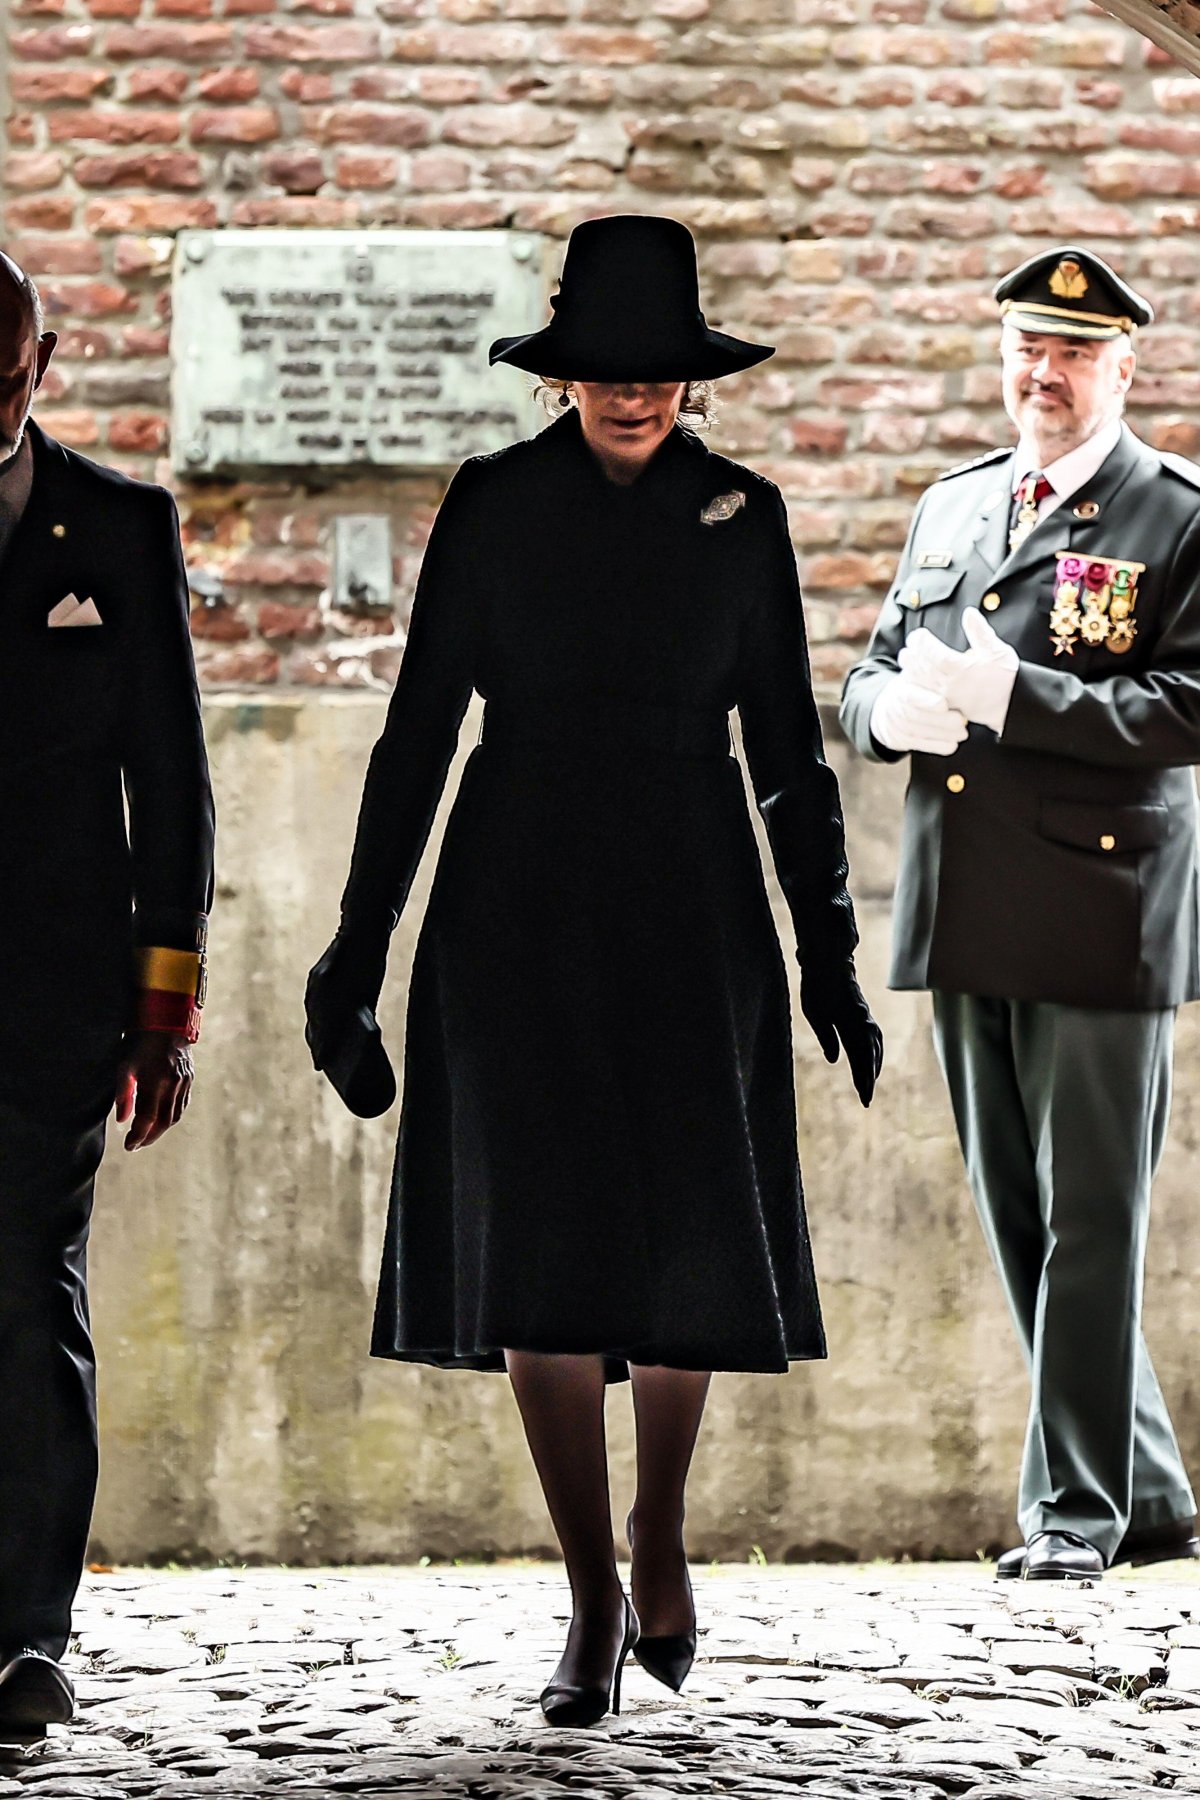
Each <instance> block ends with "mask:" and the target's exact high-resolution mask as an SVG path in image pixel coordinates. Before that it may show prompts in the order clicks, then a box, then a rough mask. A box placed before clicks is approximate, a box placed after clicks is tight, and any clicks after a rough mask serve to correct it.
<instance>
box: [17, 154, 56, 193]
mask: <svg viewBox="0 0 1200 1800" xmlns="http://www.w3.org/2000/svg"><path fill="white" fill-rule="evenodd" d="M65 168H66V164H65V162H64V161H63V159H62V157H61V156H59V155H58V154H57V152H55V151H53V150H14V151H13V152H12V154H11V155H10V156H8V157H6V158H5V162H4V175H3V182H4V186H5V187H9V188H17V189H20V190H21V191H24V192H30V191H32V190H34V189H36V188H52V187H57V186H58V184H59V182H60V181H61V180H62V178H63V171H64V169H65Z"/></svg>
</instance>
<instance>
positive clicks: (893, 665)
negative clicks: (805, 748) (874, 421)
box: [839, 495, 926, 762]
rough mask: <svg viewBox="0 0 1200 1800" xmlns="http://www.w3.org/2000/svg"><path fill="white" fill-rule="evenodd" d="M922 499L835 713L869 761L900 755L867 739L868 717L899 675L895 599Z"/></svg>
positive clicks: (900, 629)
mask: <svg viewBox="0 0 1200 1800" xmlns="http://www.w3.org/2000/svg"><path fill="white" fill-rule="evenodd" d="M925 499H926V496H925V495H922V496H921V499H920V501H919V502H918V505H917V510H916V512H915V513H914V514H913V518H912V524H911V525H910V526H909V528H908V537H907V539H906V540H905V544H904V552H903V555H902V556H901V558H900V564H899V567H898V568H897V570H896V575H895V579H894V580H893V582H892V585H891V587H890V588H889V589H888V595H887V599H886V600H885V601H884V603H883V605H882V607H881V608H880V612H879V617H878V619H877V620H876V621H875V629H874V631H873V632H872V633H871V641H870V643H869V644H868V645H867V654H866V655H865V656H864V657H863V659H862V661H861V662H860V663H859V664H858V665H857V667H856V668H853V669H851V671H850V673H849V675H847V677H846V681H845V685H844V687H843V688H842V705H841V711H840V713H839V718H840V720H841V726H842V730H843V731H844V732H845V733H846V736H847V737H848V738H849V739H850V742H851V743H852V744H853V745H854V747H855V749H856V750H858V751H859V752H860V754H861V755H863V756H865V757H867V758H868V759H869V760H870V761H871V762H899V761H900V759H901V756H902V754H903V753H902V752H901V751H899V750H888V749H887V748H886V747H885V746H884V745H883V744H881V743H880V742H879V740H878V739H877V738H874V737H872V736H871V714H872V712H873V711H874V707H875V702H876V701H877V700H878V698H879V696H880V694H881V693H882V692H883V689H884V688H885V687H886V686H887V684H888V682H889V681H890V680H891V679H892V677H893V676H894V675H898V674H899V673H900V664H899V662H898V661H897V658H898V657H899V655H900V651H901V650H902V648H903V646H904V614H903V612H902V611H901V608H900V605H899V603H898V601H897V599H896V596H897V594H899V593H900V592H901V591H902V589H903V588H904V587H905V585H906V583H907V581H908V577H909V574H910V573H911V571H912V566H913V555H914V549H915V545H916V541H917V532H918V529H919V526H920V521H921V515H922V512H923V511H924V508H925Z"/></svg>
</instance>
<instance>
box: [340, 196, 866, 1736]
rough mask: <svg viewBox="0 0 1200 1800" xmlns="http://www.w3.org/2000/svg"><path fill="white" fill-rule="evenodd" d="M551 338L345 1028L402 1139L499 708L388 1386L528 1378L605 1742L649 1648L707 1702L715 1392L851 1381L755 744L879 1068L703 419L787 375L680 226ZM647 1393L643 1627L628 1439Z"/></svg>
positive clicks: (724, 471) (793, 882)
mask: <svg viewBox="0 0 1200 1800" xmlns="http://www.w3.org/2000/svg"><path fill="white" fill-rule="evenodd" d="M553 304H554V318H553V320H552V322H551V324H550V325H549V326H548V327H547V328H546V329H545V330H543V331H541V332H538V333H535V334H534V335H533V336H531V337H526V338H514V339H502V340H500V342H499V343H498V344H496V345H494V346H493V348H492V360H493V361H496V360H507V361H509V362H513V363H515V364H517V366H518V367H521V368H524V369H528V370H531V371H532V372H534V373H536V374H538V375H540V376H542V377H543V378H547V379H548V385H549V386H550V387H551V388H552V389H555V388H556V389H557V390H558V392H559V395H560V399H561V401H562V403H563V410H562V412H561V416H560V417H558V418H556V419H555V421H554V423H553V424H552V425H551V426H550V427H549V428H548V429H547V430H545V431H543V432H541V433H540V434H539V435H538V436H536V437H535V438H533V439H531V440H529V441H527V442H523V443H519V444H514V445H513V446H511V447H510V448H509V449H507V450H503V451H500V452H499V453H497V454H496V455H492V456H479V457H473V458H471V459H470V460H469V461H468V462H466V463H465V464H464V465H463V466H462V468H461V469H460V470H459V471H458V473H457V474H456V475H455V477H454V479H453V481H452V483H451V485H450V488H449V490H448V492H447V494H446V497H445V500H444V501H443V504H442V507H441V509H440V511H439V513H438V516H437V520H436V522H435V525H434V529H433V532H432V535H431V537H430V540H429V545H428V548H427V550H426V553H425V557H424V561H423V565H422V568H421V574H420V579H419V582H418V585H417V593H416V599H415V602H414V607H413V615H412V624H411V629H410V634H409V639H408V645H407V648H406V650H405V654H404V660H403V666H402V668H401V672H400V677H399V680H398V682H397V685H396V690H395V694H394V696H393V698H392V702H391V705H390V708H389V712H388V718H387V723H386V725H385V728H384V731H383V735H382V736H381V738H380V740H379V742H378V744H377V745H376V747H375V750H374V753H373V755H372V757H371V763H370V768H369V771H368V774H367V781H366V789H365V792H364V795H363V802H362V810H361V813H360V816H359V823H358V833H357V838H356V841H355V847H354V855H353V861H352V866H351V870H350V878H349V882H348V884H347V887H346V891H345V894H344V896H343V901H342V921H341V926H340V929H339V931H338V933H337V936H336V937H335V939H334V941H333V943H332V944H331V945H330V948H329V949H328V950H327V951H326V953H325V955H324V956H323V957H322V959H321V961H320V962H319V963H318V964H317V966H316V968H315V969H314V971H313V973H312V976H311V977H310V982H309V992H308V1009H309V1042H310V1045H311V1046H312V1049H313V1054H314V1060H315V1061H316V1063H317V1065H318V1067H321V1066H326V1067H330V1069H331V1073H333V1075H334V1078H335V1079H336V1080H338V1082H339V1085H340V1086H342V1087H343V1091H346V1092H347V1094H348V1097H349V1098H350V1100H351V1103H355V1102H356V1101H357V1103H358V1104H359V1105H360V1106H361V1107H362V1110H368V1111H369V1110H374V1109H379V1108H381V1107H382V1106H383V1105H386V1104H387V1101H388V1099H389V1097H390V1093H391V1091H392V1089H391V1086H390V1081H389V1070H388V1066H387V1063H386V1059H385V1058H384V1057H383V1052H382V1049H381V1046H380V1045H379V1043H378V1038H377V1035H375V1034H373V1030H372V1028H373V1018H372V1016H371V1009H373V1007H374V1005H375V1002H376V1000H377V997H378V993H379V989H380V985H381V983H382V979H383V971H384V962H385V958H386V954H387V944H388V937H389V934H390V932H391V930H392V928H393V927H394V925H395V923H396V920H397V918H398V916H399V914H400V911H401V909H402V908H403V906H404V903H405V899H406V896H407V894H408V892H409V888H410V886H411V883H412V879H413V874H414V871H415V869H416V867H417V863H418V860H419V858H420V855H421V851H422V848H423V846H424V844H425V840H426V837H427V834H428V832H429V828H430V823H431V821H432V818H433V815H434V811H435V808H436V806H437V803H438V799H439V796H440V795H441V792H442V788H443V785H444V782H445V778H446V771H447V768H448V765H449V763H450V759H451V757H452V755H453V753H454V750H455V746H456V743H457V739H458V731H459V726H460V724H461V722H462V718H463V714H464V712H465V710H466V706H467V702H468V700H469V699H470V696H471V693H472V691H473V690H474V691H477V692H478V693H480V694H482V695H483V696H484V698H485V700H486V709H485V713H484V725H483V732H482V737H481V740H480V743H479V745H478V747H477V748H476V749H475V751H474V752H473V754H472V756H471V758H470V760H469V762H468V764H467V767H466V771H465V773H464V776H463V781H462V786H461V789H460V791H459V794H458V796H457V799H456V801H455V804H454V808H453V812H452V815H451V818H450V822H449V826H448V828H447V832H446V837H445V842H444V844H443V846H442V850H441V855H440V857H439V861H438V866H437V872H436V876H435V880H434V884H433V890H432V893H431V895H430V900H429V908H428V912H427V914H426V917H425V921H424V925H423V928H422V931H421V935H420V941H419V943H418V947H417V953H416V960H415V964H414V967H413V975H412V986H411V991H410V995H409V1011H408V1028H407V1044H406V1055H405V1090H404V1104H403V1109H402V1114H401V1122H400V1139H399V1145H398V1150H397V1157H396V1167H395V1177H394V1183H393V1189H392V1204H391V1210H390V1216H389V1222H388V1230H387V1239H386V1244H385V1248H384V1255H383V1273H382V1277H381V1281H380V1287H379V1298H378V1306H377V1311H376V1317H375V1328H374V1336H373V1341H372V1350H373V1353H374V1354H375V1355H377V1356H387V1357H396V1358H399V1359H401V1360H406V1361H417V1362H425V1363H433V1364H435V1365H437V1366H438V1367H440V1368H459V1369H504V1368H507V1370H508V1372H509V1374H510V1376H511V1379H512V1383H513V1387H514V1390H515V1393H516V1398H517V1402H518V1405H519V1407H520V1411H521V1415H522V1419H523V1421H524V1424H525V1429H526V1433H527V1435H528V1438H529V1443H530V1447H531V1449H532V1452H533V1456H534V1460H535V1462H536V1465H537V1469H538V1473H539V1475H540V1477H541V1481H542V1486H543V1489H544V1491H545V1495H546V1500H547V1503H548V1506H549V1509H550V1513H551V1516H552V1519H553V1521H554V1526H555V1529H556V1531H557V1533H558V1537H559V1541H560V1543H561V1544H562V1549H563V1554H564V1557H565V1560H566V1565H567V1571H568V1574H569V1577H570V1582H571V1590H572V1596H573V1601H574V1616H573V1620H572V1625H571V1630H570V1635H569V1637H568V1640H567V1647H566V1650H565V1652H564V1655H563V1658H562V1661H561V1662H560V1664H559V1667H558V1670H557V1673H556V1675H555V1677H554V1680H553V1681H552V1683H551V1685H550V1687H549V1688H547V1689H546V1691H545V1693H544V1694H543V1696H542V1705H543V1708H544V1710H545V1711H546V1713H547V1716H548V1717H550V1718H552V1719H554V1720H555V1721H556V1722H563V1723H591V1722H593V1721H594V1720H595V1719H597V1718H599V1717H601V1716H602V1715H603V1713H604V1712H605V1711H607V1710H608V1708H609V1706H610V1705H611V1706H613V1708H614V1710H615V1709H616V1707H618V1706H619V1702H620V1671H621V1666H622V1664H623V1661H624V1658H625V1656H626V1654H627V1653H628V1651H629V1650H630V1649H633V1650H634V1653H635V1655H636V1656H637V1657H638V1660H639V1661H641V1662H642V1663H643V1664H644V1666H645V1667H646V1668H648V1669H649V1671H650V1672H651V1673H652V1674H655V1675H657V1676H658V1677H659V1678H660V1679H661V1680H664V1681H666V1682H667V1683H668V1685H670V1686H671V1687H673V1688H676V1689H677V1688H678V1687H679V1685H680V1684H681V1682H682V1680H683V1677H684V1676H685V1675H686V1673H687V1669H688V1666H689V1665H690V1662H691V1658H692V1655H693V1653H694V1649H695V1615H694V1611H693V1608H692V1600H691V1591H690V1586H689V1583H688V1576H687V1563H686V1558H685V1552H684V1544H683V1516H684V1483H685V1480H686V1476H687V1471H688V1466H689V1462H690V1460H691V1455H692V1449H693V1446H694V1444H695V1441H696V1434H697V1431H698V1429H699V1425H700V1419H701V1414H702V1412H703V1408H704V1402H705V1397H706V1393H707V1389H708V1382H709V1371H711V1370H713V1369H756V1370H784V1369H786V1368H787V1366H788V1364H789V1362H791V1361H794V1360H797V1359H803V1358H812V1357H822V1356H824V1354H825V1340H824V1336H823V1332H822V1327H821V1317H820V1310H819V1307H818V1302H817V1291H816V1285H815V1281H814V1276H813V1267H812V1259H811V1255H810V1251H809V1242H808V1234H807V1229H806V1225H805V1218H804V1205H803V1198H802V1193H801V1186H800V1171H799V1167H798V1164H797V1158H796V1119H795V1101H794V1087H793V1080H794V1078H793V1065H792V1047H791V1023H790V1009H789V1002H788V987H787V978H786V973H785V969H784V965H783V960H782V957H781V954H780V947H779V941H778V938H777V936H776V933H775V929H774V925H773V923H772V919H771V912H770V908H769V904H768V900H767V895H766V890H765V887H764V883H763V875H762V869H761V866H760V862H759V857H758V851H757V847H756V844H755V840H754V834H753V831H752V828H751V823H750V818H749V814H748V811H747V807H746V802H745V797H744V789H743V783H742V774H741V770H740V768H739V767H738V764H737V762H736V761H735V759H734V757H733V756H732V754H731V743H730V734H729V713H730V711H731V710H732V709H733V708H734V707H736V708H737V709H738V712H739V714H740V716H741V723H742V733H743V741H744V745H745V753H746V760H747V764H748V767H749V771H750V779H751V782H752V784H753V788H754V793H755V797H756V799H757V802H758V806H759V810H760V812H761V813H762V815H763V817H764V819H765V821H766V826H767V833H768V837H769V839H770V844H771V850H772V855H773V858H774V861H775V867H776V870H777V873H778V876H779V879H780V882H781V884H782V886H783V890H784V893H785V894H786V896H787V902H788V906H789V909H790V912H791V916H792V920H793V923H794V926H795V931H796V937H797V942H798V949H799V956H800V962H801V969H802V1006H803V1009H804V1013H805V1016H806V1017H807V1019H808V1021H809V1023H810V1025H811V1026H812V1028H813V1030H814V1031H815V1032H816V1035H817V1037H818V1040H819V1041H820V1044H821V1046H822V1049H823V1050H824V1052H825V1054H826V1056H827V1057H828V1058H829V1060H830V1061H831V1062H832V1061H834V1060H836V1058H837V1056H838V1051H839V1040H840V1042H841V1044H842V1045H844V1047H845V1049H846V1052H847V1056H848V1060H849V1063H850V1067H851V1071H852V1074H853V1077H854V1081H855V1084H856V1086H857V1089H858V1092H859V1095H860V1097H861V1099H862V1101H863V1103H864V1105H865V1104H866V1103H867V1102H868V1101H869V1100H870V1097H871V1093H872V1090H873V1087H874V1083H875V1079H876V1076H877V1074H878V1070H879V1065H880V1062H881V1059H882V1044H881V1039H880V1035H879V1031H878V1028H877V1026H876V1025H875V1023H874V1021H873V1020H872V1019H871V1016H870V1013H869V1012H868V1010H867V1007H866V1003H865V1002H864V1000H863V998H862V995H861V993H860V991H859V988H858V985H857V982H856V980H855V975H854V965H853V961H852V957H853V951H854V947H855V944H856V941H857V933H856V930H855V924H854V914H853V910H852V907H851V904H850V898H849V895H848V893H847V891H846V878H847V865H846V855H845V845H844V836H843V827H842V818H841V811H840V805H839V797H838V789H837V782H836V780H835V777H834V775H833V774H832V772H831V770H830V769H829V767H828V766H827V764H826V762H825V760H824V756H823V754H822V745H821V732H820V726H819V723H818V718H817V711H816V706H815V704H814V701H813V694H812V687H811V681H810V676H809V666H808V656H807V649H806V645H805V637H804V625H803V619H802V614H801V606H800V594H799V588H798V584H797V579H796V566H795V559H794V556H793V552H792V547H791V542H790V539H789V535H788V526H787V516H786V513H785V509H784V504H783V500H782V498H781V497H780V494H779V492H778V490H777V489H776V488H775V487H773V486H772V485H771V483H770V482H768V481H764V480H763V479H762V478H761V477H759V476H757V475H755V474H753V473H752V472H751V471H750V470H749V469H746V468H743V467H741V466H740V465H739V464H736V463H732V462H729V461H727V460H726V459H725V458H723V457H720V456H716V455H714V454H712V453H711V452H710V451H709V450H707V449H706V448H705V446H704V445H703V444H702V443H701V442H700V440H699V439H698V438H697V437H695V436H694V435H693V434H692V433H691V432H690V431H688V430H686V429H684V428H683V427H682V426H681V425H680V424H679V423H678V415H679V412H680V408H681V406H682V405H683V403H684V402H685V399H686V398H687V397H688V394H689V383H693V382H695V381H697V380H701V379H705V378H712V377H714V376H717V375H720V374H724V373H729V372H731V371H733V370H735V369H740V368H746V367H749V366H750V365H751V364H753V363H755V362H758V361H761V360H762V359H763V358H764V357H766V356H768V355H770V354H771V352H770V351H769V349H767V348H766V347H765V346H761V345H755V344H746V343H742V342H740V341H739V340H737V339H735V338H730V337H727V336H724V335H723V334H721V333H718V332H714V331H711V330H709V328H708V327H707V326H706V324H705V321H704V317H703V314H702V313H701V311H700V307H699V296H698V290H697V284H696V259H695V247H694V245H693V243H692V240H691V236H690V234H689V233H688V232H687V230H686V229H685V227H683V226H682V225H680V224H678V223H676V222H675V221H673V220H669V219H653V218H636V217H618V218H608V219H598V220H593V221H590V222H589V223H587V224H584V225H581V226H579V227H578V228H577V230H576V231H575V232H574V233H573V235H572V237H571V241H570V244H569V246H568V250H567V257H566V262H565V265H564V269H563V274H562V279H561V283H560V292H559V294H558V295H557V296H556V298H555V301H554V303H553ZM373 1085H375V1086H378V1088H379V1090H380V1091H379V1092H378V1093H377V1094H375V1095H374V1096H372V1095H371V1094H369V1093H368V1092H367V1090H369V1089H370V1088H371V1087H372V1086H373ZM355 1089H357V1092H356V1091H355ZM364 1096H365V1099H364ZM627 1375H631V1377H632V1384H633V1397H634V1407H635V1413H636V1420H637V1428H638V1476H637V1494H636V1498H635V1500H634V1505H633V1511H632V1513H631V1515H630V1520H629V1522H628V1529H629V1535H630V1544H631V1548H632V1552H633V1600H634V1606H633V1607H631V1606H630V1605H629V1603H628V1602H627V1601H626V1599H625V1597H624V1593H623V1590H622V1587H621V1584H620V1580H619V1578H618V1575H617V1569H616V1563H615V1560H614V1553H613V1534H612V1524H611V1520H610V1517H609V1502H608V1471H607V1464H606V1457H605V1444H604V1412H603V1400H604V1391H605V1382H606V1380H613V1379H618V1378H623V1377H625V1376H627ZM639 1618H640V1621H641V1637H640V1642H639V1641H638V1630H639V1628H638V1620H639Z"/></svg>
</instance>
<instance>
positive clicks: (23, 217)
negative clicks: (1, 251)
mask: <svg viewBox="0 0 1200 1800" xmlns="http://www.w3.org/2000/svg"><path fill="white" fill-rule="evenodd" d="M4 219H5V223H6V225H7V226H8V229H9V230H10V231H67V230H69V229H70V227H71V226H72V225H73V224H74V223H75V201H74V199H73V198H72V196H71V195H70V194H35V195H33V196H32V197H31V198H29V199H26V200H14V201H11V202H10V204H9V205H8V206H6V207H5V209H4ZM11 248H12V247H11V246H10V249H11Z"/></svg>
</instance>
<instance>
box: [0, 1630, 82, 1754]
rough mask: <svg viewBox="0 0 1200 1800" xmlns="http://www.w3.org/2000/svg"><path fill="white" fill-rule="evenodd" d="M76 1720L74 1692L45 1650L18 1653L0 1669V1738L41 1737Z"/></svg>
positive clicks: (9, 1658)
mask: <svg viewBox="0 0 1200 1800" xmlns="http://www.w3.org/2000/svg"><path fill="white" fill-rule="evenodd" d="M74 1717H75V1689H74V1688H73V1687H72V1686H71V1680H70V1677H69V1676H67V1675H64V1674H63V1671H62V1670H61V1669H60V1668H59V1666H58V1664H57V1663H56V1662H55V1661H54V1659H53V1657H50V1656H47V1655H46V1653H45V1651H44V1650H29V1649H26V1650H18V1651H17V1652H16V1654H15V1655H14V1656H10V1657H8V1659H7V1660H6V1661H5V1663H4V1664H3V1666H2V1667H0V1738H3V1737H5V1736H6V1735H9V1734H12V1735H16V1736H25V1735H34V1734H38V1735H40V1734H41V1733H42V1732H43V1731H44V1730H45V1728H46V1726H47V1725H67V1724H69V1723H70V1721H71V1720H72V1719H73V1718H74Z"/></svg>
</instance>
